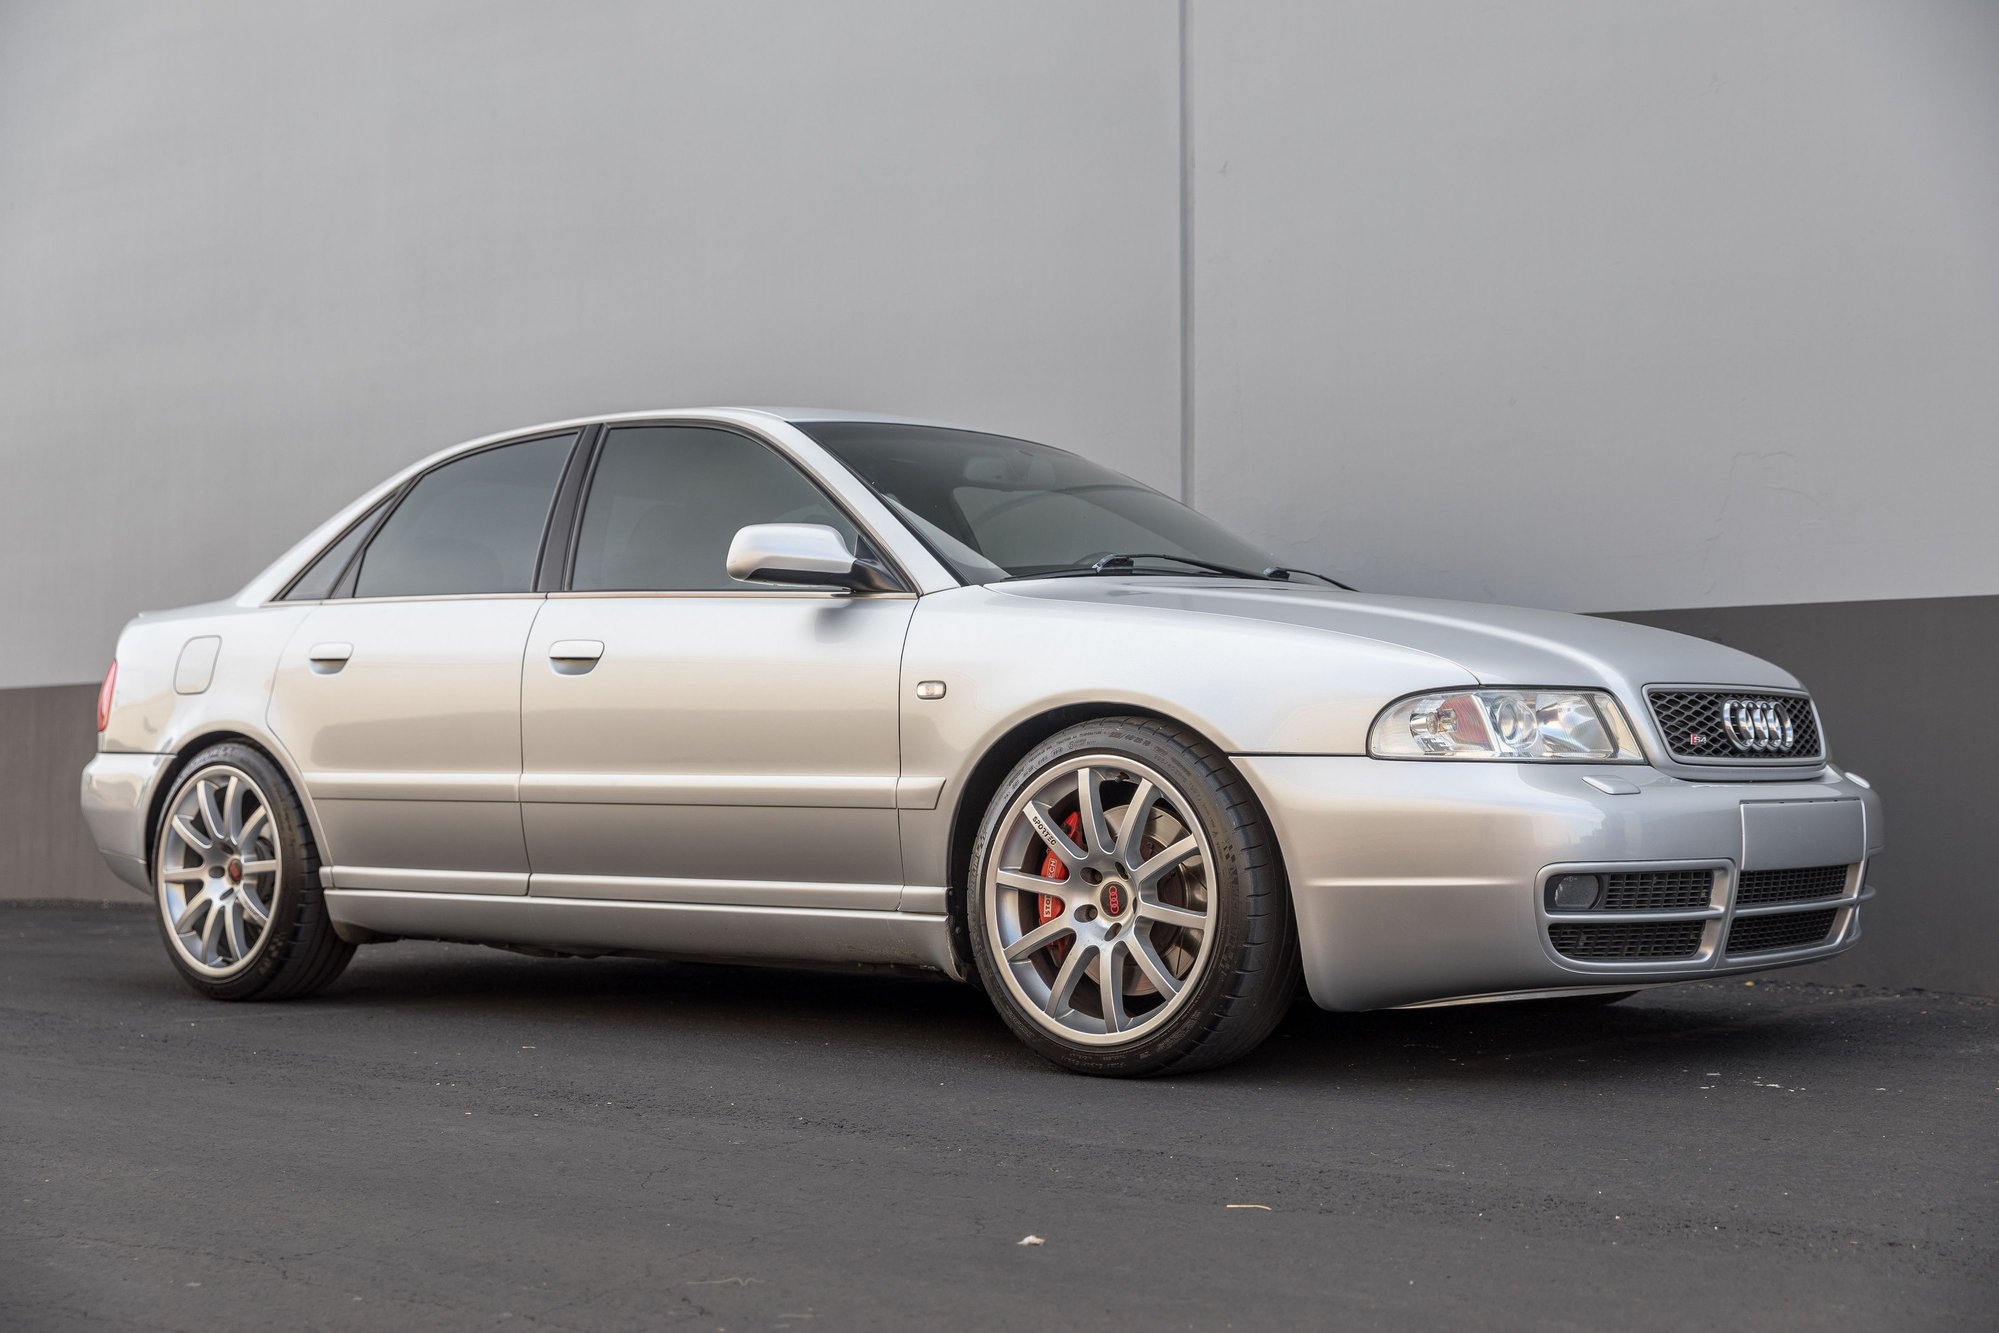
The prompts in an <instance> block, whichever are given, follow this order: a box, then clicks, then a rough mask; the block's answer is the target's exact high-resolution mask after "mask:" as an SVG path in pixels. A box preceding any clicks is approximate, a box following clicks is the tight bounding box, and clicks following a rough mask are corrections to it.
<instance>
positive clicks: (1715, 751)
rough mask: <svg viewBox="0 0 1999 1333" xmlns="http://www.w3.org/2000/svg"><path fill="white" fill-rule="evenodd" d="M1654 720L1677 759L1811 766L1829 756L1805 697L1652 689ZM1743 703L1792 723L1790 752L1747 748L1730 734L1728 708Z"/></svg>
mask: <svg viewBox="0 0 1999 1333" xmlns="http://www.w3.org/2000/svg"><path fill="white" fill-rule="evenodd" d="M1646 697H1647V698H1648V699H1649V700H1650V702H1651V704H1652V717H1653V720H1654V721H1656V722H1658V724H1659V731H1660V734H1661V735H1663V736H1664V737H1665V738H1666V748H1667V749H1668V750H1670V751H1671V752H1672V753H1673V756H1674V758H1676V759H1709V760H1713V759H1724V760H1731V761H1739V762H1752V763H1753V762H1762V763H1791V764H1798V763H1805V762H1807V761H1810V760H1815V759H1818V758H1820V757H1821V755H1822V754H1823V753H1824V752H1823V750H1822V749H1821V747H1820V744H1819V724H1818V719H1817V718H1816V717H1815V716H1813V714H1812V701H1811V700H1810V699H1807V698H1805V696H1803V695H1802V694H1770V693H1767V692H1761V693H1759V692H1757V691H1753V690H1747V691H1746V690H1650V691H1648V692H1647V694H1646ZM1735 700H1741V701H1742V702H1744V703H1748V704H1769V705H1774V706H1775V707H1777V708H1779V709H1781V710H1782V712H1783V714H1784V716H1785V717H1788V718H1789V719H1790V720H1791V744H1790V746H1789V748H1778V746H1777V745H1772V746H1771V747H1769V748H1761V749H1759V748H1757V747H1756V746H1755V745H1753V744H1750V745H1744V744H1740V743H1738V742H1737V740H1736V739H1735V737H1733V736H1731V735H1730V734H1729V730H1728V727H1727V726H1726V725H1725V724H1724V722H1723V719H1722V708H1723V706H1724V705H1725V704H1728V703H1730V702H1733V701H1735Z"/></svg>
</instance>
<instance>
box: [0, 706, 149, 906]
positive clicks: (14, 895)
mask: <svg viewBox="0 0 1999 1333" xmlns="http://www.w3.org/2000/svg"><path fill="white" fill-rule="evenodd" d="M96 721H97V687H96V686H95V685H45V686H41V687H38V688H35V689H24V690H0V756H3V757H4V761H5V764H6V771H5V775H4V777H0V899H5V900H9V901H12V900H18V899H31V900H32V899H50V900H55V901H60V902H104V901H143V899H142V898H141V897H140V895H139V894H137V893H135V892H134V891H133V890H132V889H131V888H129V887H128V886H127V885H125V884H124V883H123V882H122V881H120V880H119V879H118V878H117V877H115V876H114V875H112V873H111V872H110V871H109V870H108V869H106V868H105V865H104V858H103V857H101V856H99V855H98V854H97V848H96V846H95V845H94V844H93V843H92V842H91V841H90V833H89V832H88V830H86V829H85V828H84V827H83V816H82V815H81V814H79V813H78V812H77V790H78V784H79V783H80V782H81V780H82V775H83V766H84V765H85V764H87V763H89V762H90V756H91V755H93V754H95V753H96V752H97V732H96Z"/></svg>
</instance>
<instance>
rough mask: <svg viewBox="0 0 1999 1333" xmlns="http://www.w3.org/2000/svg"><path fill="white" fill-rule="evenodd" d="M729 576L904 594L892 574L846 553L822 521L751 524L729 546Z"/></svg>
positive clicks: (749, 580) (839, 538)
mask: <svg viewBox="0 0 1999 1333" xmlns="http://www.w3.org/2000/svg"><path fill="white" fill-rule="evenodd" d="M728 569H729V577H730V578H732V579H741V580H742V581H743V582H745V583H786V584H794V585H795V584H800V583H803V584H806V585H808V586H811V587H815V588H846V589H848V590H850V591H852V592H902V591H904V589H903V586H902V585H901V584H900V583H898V582H897V581H896V578H895V576H894V575H893V574H891V573H889V572H888V571H887V570H886V569H883V568H882V567H881V566H880V565H878V564H876V563H875V562H874V561H872V560H863V559H861V558H859V557H858V556H856V555H855V554H854V553H853V552H852V551H850V550H848V549H847V542H846V539H845V538H844V537H842V536H841V535H840V534H839V532H838V531H837V530H835V529H833V528H829V527H827V526H826V525H825V524H823V523H753V524H751V525H750V526H749V527H747V528H743V529H742V530H740V531H739V532H737V533H736V539H735V540H734V541H732V542H730V543H729V562H728Z"/></svg>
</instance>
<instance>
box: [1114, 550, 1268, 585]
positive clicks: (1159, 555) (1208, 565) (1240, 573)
mask: <svg viewBox="0 0 1999 1333" xmlns="http://www.w3.org/2000/svg"><path fill="white" fill-rule="evenodd" d="M1140 560H1172V561H1174V562H1176V563H1178V564H1182V565H1192V566H1193V567H1194V568H1196V569H1205V570H1207V571H1208V572H1209V573H1210V574H1226V575H1227V576H1228V577H1230V578H1234V579H1268V578H1276V577H1278V576H1277V574H1275V573H1273V572H1272V571H1270V570H1265V571H1264V572H1263V573H1261V574H1253V573H1251V572H1250V571H1249V570H1247V569H1237V568H1236V567H1235V566H1234V565H1218V564H1216V563H1215V562H1214V561H1212V560H1197V559H1195V558H1194V557H1193V556H1191V555H1167V554H1165V553H1164V552H1162V551H1132V552H1130V553H1128V554H1126V553H1123V552H1112V553H1111V554H1109V555H1102V556H1098V557H1097V562H1096V563H1095V564H1093V565H1091V566H1090V572H1091V573H1093V574H1103V573H1107V572H1108V571H1110V570H1113V569H1118V570H1126V569H1134V568H1136V562H1138V561H1140Z"/></svg>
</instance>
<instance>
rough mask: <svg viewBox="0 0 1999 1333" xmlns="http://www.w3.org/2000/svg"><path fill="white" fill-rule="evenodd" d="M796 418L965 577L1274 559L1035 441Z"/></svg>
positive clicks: (1149, 492)
mask: <svg viewBox="0 0 1999 1333" xmlns="http://www.w3.org/2000/svg"><path fill="white" fill-rule="evenodd" d="M799 428H800V429H801V430H804V431H806V432H808V433H809V434H810V435H811V436H812V438H814V439H815V440H817V441H819V443H820V444H822V445H824V446H826V449H827V450H828V451H829V452H830V453H832V454H833V455H834V456H835V457H836V458H838V459H839V460H840V461H841V462H842V463H845V464H846V465H847V466H848V467H849V468H850V469H852V470H853V471H854V472H855V473H856V474H857V475H858V476H859V477H860V478H861V480H863V481H865V482H867V484H868V485H869V486H871V487H873V488H874V490H875V493H876V494H878V495H880V496H881V497H882V498H883V499H884V500H886V501H887V502H888V504H889V506H890V507H891V508H893V509H894V510H895V511H896V513H897V514H898V515H900V516H901V517H902V518H903V519H904V520H905V521H906V522H908V523H909V525H910V527H912V528H913V529H915V531H916V533H917V535H918V536H920V537H922V538H923V539H924V540H925V541H926V542H927V543H928V544H929V545H930V548H931V550H933V551H935V552H936V553H937V555H938V557H939V558H940V559H942V560H943V561H944V562H945V563H946V564H948V565H950V566H951V568H952V570H953V572H955V573H956V574H957V575H958V577H959V578H960V579H961V580H963V581H965V582H967V583H986V582H990V581H991V580H993V579H996V578H1004V577H1006V576H1008V575H1034V574H1042V573H1048V572H1051V571H1054V570H1068V569H1075V568H1077V567H1078V566H1081V567H1084V568H1087V567H1088V566H1089V565H1090V564H1091V563H1093V562H1094V561H1095V560H1096V559H1097V558H1098V557H1101V556H1103V555H1106V554H1109V553H1111V552H1118V553H1122V554H1134V555H1135V554H1153V555H1166V556H1190V557H1192V558H1194V559H1197V560H1206V561H1211V562H1214V563H1216V564H1221V565H1227V566H1230V567H1232V568H1235V569H1240V570H1244V571H1246V572H1248V573H1250V574H1252V575H1255V574H1260V573H1261V572H1262V571H1263V570H1264V569H1265V568H1266V567H1268V566H1270V565H1272V564H1274V563H1275V562H1274V561H1272V560H1271V558H1270V556H1269V555H1268V554H1267V553H1265V552H1263V551H1261V550H1258V549H1257V548H1256V547H1254V546H1252V545H1251V544H1250V543H1248V542H1246V541H1244V540H1243V539H1242V538H1240V537H1238V536H1236V535H1235V534H1234V533H1232V532H1230V531H1228V529H1226V528H1224V527H1222V526H1221V524H1219V523H1216V522H1215V521H1214V520H1213V519H1210V518H1208V517H1206V516H1204V515H1202V514H1198V513H1196V512H1195V511H1194V510H1192V509H1189V508H1188V507H1187V506H1186V505H1183V504H1181V503H1180V502H1179V501H1178V500H1175V499H1173V498H1172V497H1170V496H1166V495H1162V494H1160V493H1159V492H1158V491H1155V490H1153V489H1152V488H1151V487H1149V486H1142V485H1140V484H1139V483H1138V482H1135V481H1133V480H1132V479H1131V478H1130V477H1126V476H1122V475H1120V474H1119V473H1116V472H1113V471H1111V470H1110V469H1109V468H1105V467H1099V466H1097V465H1096V464H1095V463H1092V462H1090V461H1089V460H1087V459H1083V458H1078V457H1077V456H1076V455H1074V454H1071V453H1064V452H1063V451H1062V450H1060V449H1052V448H1050V447H1049V446H1047V445H1045V444H1034V443H1031V442H1029V441H1027V440H1014V439H1008V438H1007V437H1005V436H1000V435H984V434H980V433H978V432H976V431H968V430H948V429H944V428H941V427H933V426H910V425H900V424H891V423H885V422H871V421H837V422H835V421H815V422H808V423H805V424H803V425H801V426H800V427H799ZM1169 567H1170V562H1169ZM1179 572H1183V573H1184V572H1185V571H1184V570H1181V571H1179Z"/></svg>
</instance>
